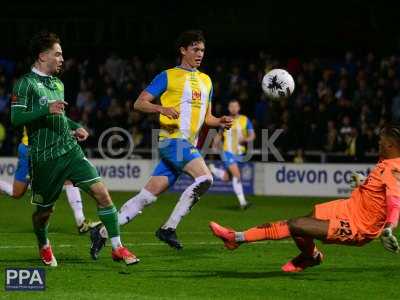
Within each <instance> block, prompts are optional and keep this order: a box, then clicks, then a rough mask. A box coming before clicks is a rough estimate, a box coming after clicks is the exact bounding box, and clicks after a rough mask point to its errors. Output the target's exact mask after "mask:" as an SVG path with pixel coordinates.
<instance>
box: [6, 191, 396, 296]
mask: <svg viewBox="0 0 400 300" xmlns="http://www.w3.org/2000/svg"><path fill="white" fill-rule="evenodd" d="M112 196H113V199H114V202H115V203H116V205H117V207H120V206H121V205H122V203H123V202H124V201H126V200H127V199H128V198H130V197H131V196H132V193H116V192H115V193H112ZM177 197H178V195H176V194H166V195H164V196H162V197H160V199H159V200H158V202H157V203H156V204H154V205H153V206H151V207H148V208H146V209H145V210H144V213H143V214H142V215H141V216H139V217H138V218H137V219H136V220H134V221H133V222H131V223H130V224H128V225H126V226H125V227H123V229H122V238H123V241H124V242H125V244H126V245H128V246H129V248H130V249H131V250H133V251H134V252H135V253H136V254H137V255H138V256H139V257H140V259H141V262H140V263H139V264H138V265H134V266H131V267H126V266H125V265H123V264H122V263H116V262H113V261H112V260H111V258H110V251H111V250H110V249H111V248H110V245H109V244H107V247H106V249H104V251H103V252H102V255H101V258H100V259H99V260H98V261H92V260H91V258H90V257H89V253H88V250H89V237H88V236H87V235H81V236H80V235H78V234H77V230H76V228H75V226H74V221H73V216H72V213H71V210H70V208H69V206H68V204H67V200H66V199H65V194H63V195H62V197H61V198H60V199H59V200H58V202H57V207H56V211H55V213H54V215H53V217H52V219H51V224H50V239H51V242H52V245H53V250H54V254H55V256H56V257H57V260H58V263H59V266H58V267H57V268H47V269H46V291H44V292H5V291H4V285H3V287H1V289H0V298H1V299H57V300H58V299H69V300H77V299H296V298H297V299H354V298H355V297H357V298H358V299H394V298H395V297H396V298H397V297H398V295H399V292H400V260H399V259H400V256H397V255H394V254H391V253H389V252H387V251H385V250H384V249H383V247H382V246H381V244H380V242H379V241H374V242H372V243H370V244H368V245H366V246H364V247H361V248H358V247H348V246H336V245H320V248H321V250H322V251H323V252H324V254H325V261H324V263H323V264H322V265H321V266H318V267H315V268H311V269H307V270H306V271H305V272H303V273H299V274H283V273H282V272H281V271H280V266H281V265H282V264H283V263H285V262H286V261H287V260H289V259H290V258H292V257H294V256H295V255H297V254H298V251H297V249H296V248H295V245H294V244H293V243H292V242H291V240H284V241H276V242H274V241H270V242H262V243H255V244H249V245H243V246H241V247H240V248H239V249H237V250H236V251H228V250H225V248H223V245H222V243H221V242H219V240H217V239H216V238H214V236H212V234H211V233H210V231H209V229H208V226H207V224H208V222H209V221H210V220H216V221H219V222H221V224H223V225H230V226H232V227H234V228H236V229H245V228H247V227H250V226H254V225H258V224H262V223H265V222H266V221H270V220H279V219H285V218H289V217H294V216H301V215H305V214H307V213H308V212H310V211H311V208H312V205H313V204H315V203H317V202H318V201H324V200H326V199H314V198H301V197H298V198H294V197H255V196H254V197H249V200H250V201H252V202H253V203H254V205H253V206H252V207H251V208H250V209H249V210H247V211H240V210H238V209H237V201H236V199H235V197H234V196H233V195H230V194H226V195H206V196H204V197H203V198H202V199H201V201H200V202H199V203H198V205H197V206H196V207H194V209H193V211H192V212H191V213H190V214H189V215H188V216H187V217H186V218H185V219H184V220H183V222H182V223H181V225H180V227H179V228H178V236H179V237H180V239H181V241H182V242H183V244H184V249H183V250H182V251H180V252H177V251H176V250H173V249H171V248H169V247H168V246H167V245H165V244H163V243H161V242H159V241H158V240H157V239H156V238H155V236H154V232H155V230H156V229H157V228H158V227H159V226H160V225H161V224H162V223H163V221H164V220H165V219H166V218H167V216H168V215H169V212H170V211H171V210H172V208H173V205H174V204H175V202H176V199H177ZM84 198H85V202H84V207H85V212H86V215H87V217H90V218H96V214H95V205H94V202H93V201H92V200H90V199H88V198H87V197H86V196H84ZM0 211H1V213H0V214H1V217H0V266H1V272H2V278H3V281H2V282H3V284H4V282H5V272H4V269H5V268H6V267H41V266H42V265H41V264H40V261H39V259H38V254H37V248H36V242H35V237H34V235H33V233H32V230H31V223H30V218H31V212H32V207H31V205H30V204H29V200H28V197H27V196H26V197H25V198H23V199H21V200H12V199H10V198H7V197H5V196H3V195H2V196H0Z"/></svg>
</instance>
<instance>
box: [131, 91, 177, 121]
mask: <svg viewBox="0 0 400 300" xmlns="http://www.w3.org/2000/svg"><path fill="white" fill-rule="evenodd" d="M154 99H155V97H154V96H153V95H152V94H150V93H149V92H147V91H143V92H141V93H140V95H139V97H138V98H137V99H136V101H135V104H134V106H133V107H134V109H136V110H139V111H141V112H144V113H160V114H162V115H164V116H166V117H168V118H170V119H178V118H179V113H178V112H177V111H176V109H175V108H173V107H163V106H161V105H157V104H154V103H151V102H152V101H153V100H154Z"/></svg>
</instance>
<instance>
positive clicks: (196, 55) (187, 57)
mask: <svg viewBox="0 0 400 300" xmlns="http://www.w3.org/2000/svg"><path fill="white" fill-rule="evenodd" d="M204 50H205V46H204V43H203V42H194V43H193V44H192V45H190V46H188V47H186V48H183V47H182V48H181V53H182V63H184V64H187V65H189V66H190V67H191V68H198V67H200V65H201V61H202V60H203V57H204Z"/></svg>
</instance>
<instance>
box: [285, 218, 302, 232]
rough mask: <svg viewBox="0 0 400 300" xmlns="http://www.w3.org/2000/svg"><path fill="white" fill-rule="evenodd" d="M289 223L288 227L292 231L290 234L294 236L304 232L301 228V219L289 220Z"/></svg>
mask: <svg viewBox="0 0 400 300" xmlns="http://www.w3.org/2000/svg"><path fill="white" fill-rule="evenodd" d="M287 223H288V226H289V230H290V233H292V234H296V233H300V232H301V230H302V227H301V223H302V222H301V220H300V219H298V218H297V219H290V220H288V221H287Z"/></svg>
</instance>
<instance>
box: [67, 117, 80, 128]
mask: <svg viewBox="0 0 400 300" xmlns="http://www.w3.org/2000/svg"><path fill="white" fill-rule="evenodd" d="M67 121H68V126H69V128H70V129H72V130H76V129H78V128H81V127H82V125H81V124H79V123H77V122H75V121H72V120H71V119H70V118H68V117H67Z"/></svg>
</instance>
